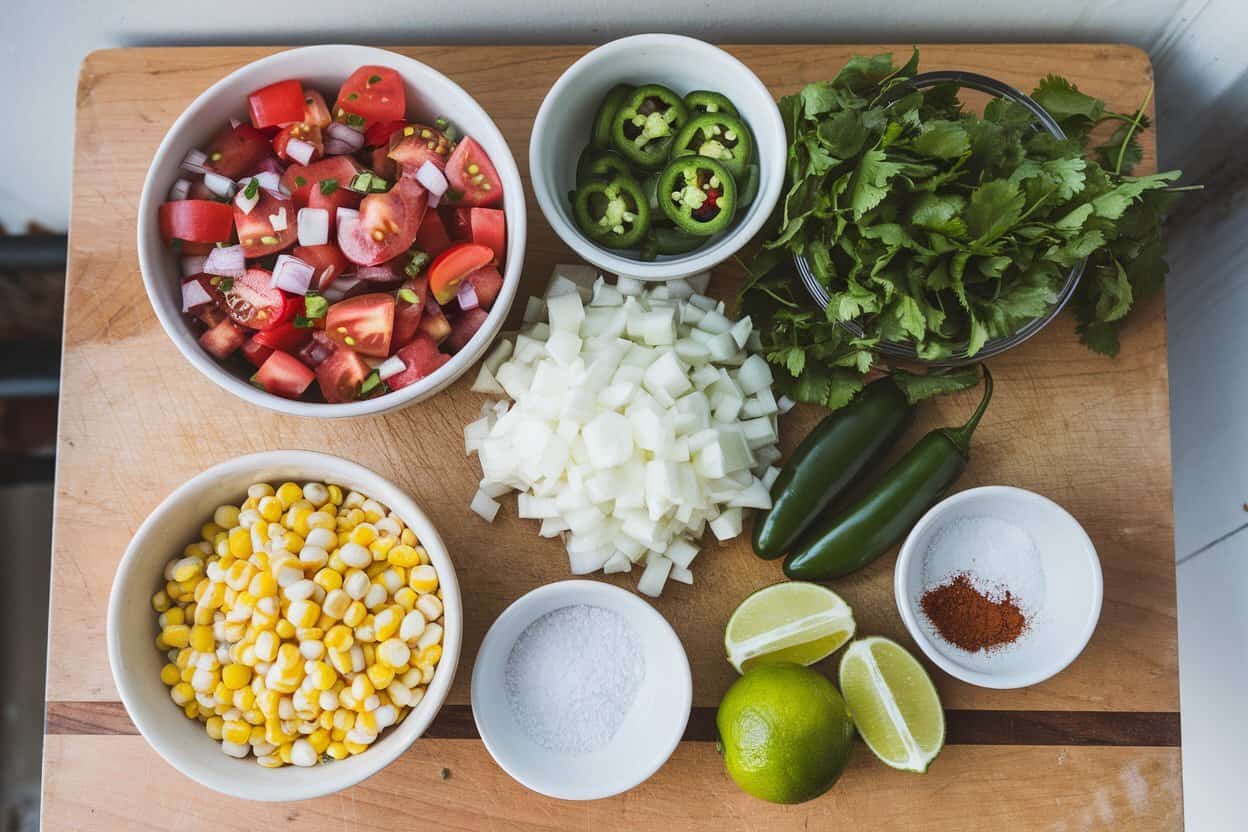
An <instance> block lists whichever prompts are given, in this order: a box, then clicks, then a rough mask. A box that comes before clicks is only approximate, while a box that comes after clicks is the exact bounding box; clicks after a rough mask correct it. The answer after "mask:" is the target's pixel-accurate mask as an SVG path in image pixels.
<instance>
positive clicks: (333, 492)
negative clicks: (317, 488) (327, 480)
mask: <svg viewBox="0 0 1248 832" xmlns="http://www.w3.org/2000/svg"><path fill="white" fill-rule="evenodd" d="M325 490H327V491H328V492H329V502H330V503H331V504H332V505H335V506H340V505H342V501H343V499H344V497H343V493H342V489H341V488H340V487H338V486H336V485H329V486H326V489H325Z"/></svg>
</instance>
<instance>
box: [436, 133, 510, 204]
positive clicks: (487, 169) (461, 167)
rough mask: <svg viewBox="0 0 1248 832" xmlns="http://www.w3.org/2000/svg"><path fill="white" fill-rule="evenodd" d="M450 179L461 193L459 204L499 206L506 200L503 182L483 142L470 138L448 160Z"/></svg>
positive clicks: (447, 176)
mask: <svg viewBox="0 0 1248 832" xmlns="http://www.w3.org/2000/svg"><path fill="white" fill-rule="evenodd" d="M446 179H447V181H448V182H450V183H451V187H452V188H454V189H455V190H457V191H459V192H460V193H461V194H463V196H461V197H460V198H459V199H458V201H457V203H456V204H458V205H482V206H486V205H497V204H498V203H499V202H501V201H502V199H503V181H502V180H501V179H499V178H498V171H496V170H494V164H493V163H492V162H491V161H490V157H489V156H487V155H485V151H484V150H483V149H482V148H481V145H479V144H477V143H476V141H475V140H473V139H471V138H466V139H463V140H462V141H460V143H459V144H458V145H456V146H455V152H454V153H452V154H451V158H450V159H448V160H447V162H446Z"/></svg>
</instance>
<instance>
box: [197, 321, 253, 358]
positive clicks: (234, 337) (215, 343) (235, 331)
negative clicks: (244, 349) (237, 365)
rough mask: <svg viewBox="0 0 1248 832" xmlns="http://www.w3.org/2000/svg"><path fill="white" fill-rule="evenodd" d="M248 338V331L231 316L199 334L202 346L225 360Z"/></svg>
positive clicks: (216, 356) (214, 355)
mask: <svg viewBox="0 0 1248 832" xmlns="http://www.w3.org/2000/svg"><path fill="white" fill-rule="evenodd" d="M246 340H247V333H246V332H244V331H243V330H242V328H241V327H239V326H238V325H237V324H235V323H234V322H233V321H231V320H230V319H229V318H226V319H224V320H223V321H221V322H220V323H218V324H217V325H216V326H214V327H212V328H211V329H209V330H205V332H204V334H203V335H201V336H199V344H200V346H202V347H203V348H204V349H206V350H207V351H208V352H209V353H211V354H212V356H213V357H214V358H216V359H218V360H220V361H224V360H225V359H227V358H229V357H230V356H231V355H233V354H234V351H235V350H237V349H238V348H239V347H241V346H242V345H243V342H244V341H246Z"/></svg>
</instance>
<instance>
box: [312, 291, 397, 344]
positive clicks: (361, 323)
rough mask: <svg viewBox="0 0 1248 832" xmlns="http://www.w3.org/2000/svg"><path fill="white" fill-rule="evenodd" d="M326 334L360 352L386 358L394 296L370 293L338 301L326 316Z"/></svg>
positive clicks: (392, 333) (383, 293) (392, 320)
mask: <svg viewBox="0 0 1248 832" xmlns="http://www.w3.org/2000/svg"><path fill="white" fill-rule="evenodd" d="M325 334H326V335H328V336H329V337H330V338H332V339H333V340H334V341H335V342H337V343H339V344H342V345H343V346H345V347H347V348H348V349H352V350H355V351H356V352H358V353H361V354H362V355H372V356H376V357H377V358H385V357H386V356H387V355H389V354H390V339H391V338H392V337H393V336H394V295H391V294H388V293H385V292H372V293H371V294H367V295H357V296H355V297H353V298H347V299H346V300H340V301H338V302H337V303H335V304H334V305H333V306H331V307H329V312H328V313H326V315H325Z"/></svg>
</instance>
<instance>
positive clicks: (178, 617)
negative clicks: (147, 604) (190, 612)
mask: <svg viewBox="0 0 1248 832" xmlns="http://www.w3.org/2000/svg"><path fill="white" fill-rule="evenodd" d="M159 621H160V625H161V626H162V627H167V626H168V625H170V624H185V623H186V610H185V609H183V608H182V607H173V608H172V609H170V610H169V611H168V612H166V613H165V614H164V615H162V616H161V617H160V619H159Z"/></svg>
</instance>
